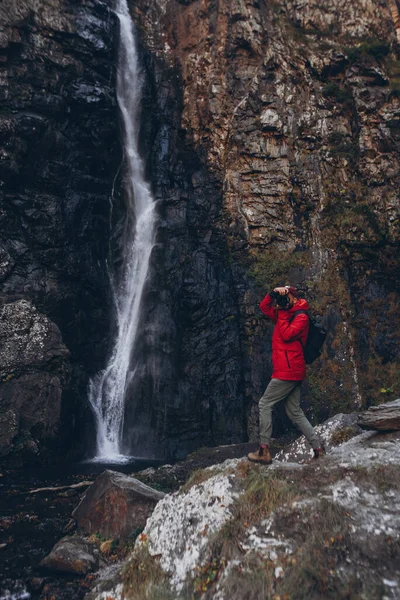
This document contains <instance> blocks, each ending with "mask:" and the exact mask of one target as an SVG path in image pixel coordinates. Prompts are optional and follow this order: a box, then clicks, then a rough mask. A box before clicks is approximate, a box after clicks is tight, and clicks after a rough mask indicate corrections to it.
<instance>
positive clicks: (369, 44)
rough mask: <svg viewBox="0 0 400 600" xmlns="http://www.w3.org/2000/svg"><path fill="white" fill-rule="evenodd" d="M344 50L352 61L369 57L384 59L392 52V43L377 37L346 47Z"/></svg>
mask: <svg viewBox="0 0 400 600" xmlns="http://www.w3.org/2000/svg"><path fill="white" fill-rule="evenodd" d="M344 52H345V53H346V55H347V58H348V59H349V60H350V61H351V62H355V61H356V60H359V59H362V58H368V57H372V58H375V59H376V60H382V59H383V58H385V56H387V55H388V54H389V53H390V45H389V44H388V43H387V42H383V41H381V40H376V39H375V40H369V41H366V42H363V43H362V44H359V45H358V46H355V47H354V46H353V47H349V48H345V49H344Z"/></svg>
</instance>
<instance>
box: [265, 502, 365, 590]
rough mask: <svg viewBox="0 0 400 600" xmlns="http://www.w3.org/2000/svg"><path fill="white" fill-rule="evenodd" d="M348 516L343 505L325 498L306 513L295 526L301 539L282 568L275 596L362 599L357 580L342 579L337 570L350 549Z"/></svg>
mask: <svg viewBox="0 0 400 600" xmlns="http://www.w3.org/2000/svg"><path fill="white" fill-rule="evenodd" d="M295 518H296V519H297V520H298V517H297V515H296V517H295ZM349 518H350V515H349V514H348V513H347V512H346V511H345V510H344V509H343V508H342V507H339V506H338V505H336V504H333V503H331V502H329V501H327V500H323V501H321V502H320V504H319V506H317V507H314V508H313V510H312V514H310V515H306V516H305V519H304V521H303V522H302V525H301V528H300V529H298V533H299V534H300V536H301V537H302V538H303V539H302V540H300V544H299V547H298V550H297V551H296V553H295V554H294V555H293V556H292V557H291V558H290V560H289V561H288V564H287V565H286V568H285V569H284V571H285V574H284V578H283V579H282V580H279V581H278V582H277V588H276V591H277V594H278V595H280V596H281V597H283V596H284V595H285V594H286V595H287V597H289V598H293V599H294V598H295V599H296V600H310V599H312V598H318V599H320V598H324V600H325V599H326V600H350V599H351V600H358V599H359V598H360V599H361V596H360V591H361V590H360V587H361V585H360V582H359V581H357V580H356V578H355V577H354V580H351V581H344V580H343V578H342V577H341V576H340V571H339V570H338V569H339V566H340V565H341V564H343V563H345V560H346V557H347V556H349V553H350V550H351V536H350V532H349ZM287 521H290V519H287ZM285 526H288V522H286V523H285Z"/></svg>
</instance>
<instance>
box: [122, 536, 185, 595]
mask: <svg viewBox="0 0 400 600" xmlns="http://www.w3.org/2000/svg"><path fill="white" fill-rule="evenodd" d="M122 575H123V584H124V598H126V599H127V600H176V594H175V593H174V592H172V590H171V587H170V584H169V576H168V574H167V573H165V572H164V571H163V570H162V568H161V566H160V563H159V560H158V559H157V558H156V557H153V556H151V555H150V554H149V551H148V549H147V546H146V545H143V546H142V547H141V548H140V549H139V550H138V551H137V552H136V554H135V556H134V557H133V559H132V560H130V561H129V562H128V564H127V565H126V567H125V569H124V570H123V573H122Z"/></svg>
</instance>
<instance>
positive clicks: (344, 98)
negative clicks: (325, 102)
mask: <svg viewBox="0 0 400 600" xmlns="http://www.w3.org/2000/svg"><path fill="white" fill-rule="evenodd" d="M322 95H323V96H324V97H325V98H332V99H333V100H335V101H336V102H339V103H341V104H346V105H350V104H352V103H353V95H352V93H351V90H350V88H347V87H340V85H338V84H337V83H336V82H331V83H328V84H327V85H325V86H324V87H323V88H322Z"/></svg>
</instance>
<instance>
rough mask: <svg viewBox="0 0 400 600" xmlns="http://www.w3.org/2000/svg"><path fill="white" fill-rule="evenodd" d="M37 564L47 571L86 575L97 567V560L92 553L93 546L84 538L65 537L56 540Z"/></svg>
mask: <svg viewBox="0 0 400 600" xmlns="http://www.w3.org/2000/svg"><path fill="white" fill-rule="evenodd" d="M39 566H40V567H41V568H42V569H46V570H47V571H58V572H61V573H73V574H75V575H86V573H89V572H90V571H95V570H96V569H97V568H98V566H99V561H98V558H97V557H96V556H94V555H93V547H92V546H91V545H90V544H89V543H88V542H86V541H85V540H84V539H82V538H80V537H65V538H62V539H61V540H60V541H59V542H57V544H56V545H55V546H54V548H53V549H52V551H51V552H50V554H49V555H48V556H46V557H45V558H44V559H43V560H42V561H41V562H40V564H39Z"/></svg>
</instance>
